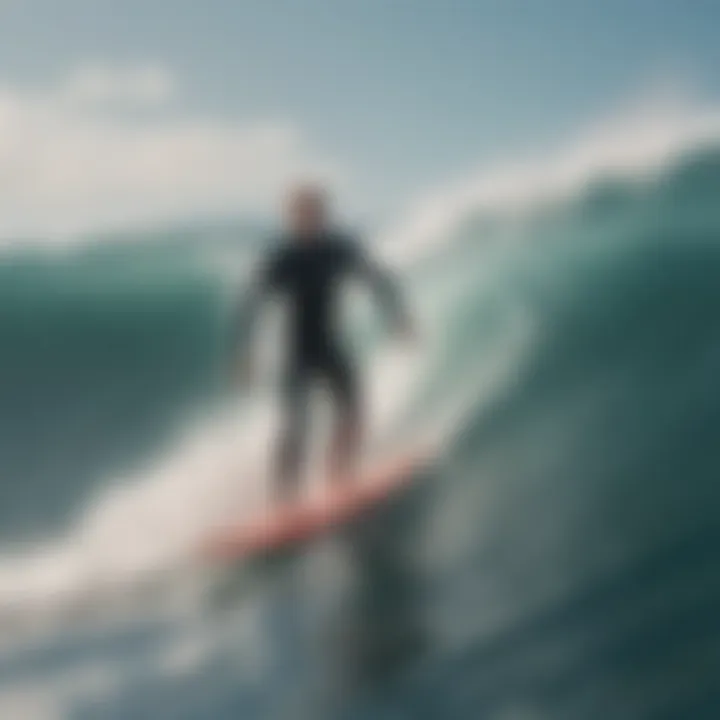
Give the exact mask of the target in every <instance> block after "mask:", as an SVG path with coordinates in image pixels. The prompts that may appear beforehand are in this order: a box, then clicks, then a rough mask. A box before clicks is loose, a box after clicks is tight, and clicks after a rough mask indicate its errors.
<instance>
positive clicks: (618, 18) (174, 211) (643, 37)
mask: <svg viewBox="0 0 720 720" xmlns="http://www.w3.org/2000/svg"><path fill="white" fill-rule="evenodd" d="M718 67H720V3H718V2H717V1H716V0H603V2H597V1H596V0H524V1H521V0H495V1H492V0H203V1H202V2H198V1H197V0H62V1H61V0H2V2H0V191H2V192H0V232H1V233H4V234H7V233H21V232H29V231H31V230H33V229H34V230H35V231H37V232H45V231H49V230H50V229H52V228H55V229H60V230H62V229H67V230H73V229H75V228H78V227H82V226H83V224H84V223H86V224H87V225H88V226H90V225H92V224H93V223H95V224H102V223H106V224H117V223H122V222H123V221H124V220H125V219H130V218H133V219H138V220H140V221H142V220H144V219H151V218H153V217H156V216H157V217H170V216H173V215H180V214H182V213H184V212H187V213H190V212H197V213H201V214H202V213H209V214H212V213H228V212H232V211H233V210H234V209H237V211H238V212H249V213H261V214H262V213H264V212H269V211H271V210H272V207H273V199H274V198H275V197H276V196H277V194H278V193H279V192H280V190H281V188H282V187H283V186H284V185H286V184H287V183H288V182H290V181H292V180H295V179H298V178H300V177H305V176H312V177H319V178H323V179H326V180H327V182H328V183H330V184H332V185H333V186H334V187H336V188H337V190H338V193H339V194H340V196H341V198H342V200H343V202H344V203H346V204H347V206H348V207H349V208H352V211H353V212H355V213H357V214H358V215H359V216H366V217H369V218H373V217H376V218H377V217H383V216H385V215H388V214H392V213H393V212H395V211H396V209H397V208H398V207H399V206H400V205H402V204H403V203H405V202H407V201H408V200H409V199H410V198H412V197H415V196H417V195H419V194H422V193H424V192H428V191H429V190H431V189H432V188H433V187H437V186H442V184H443V183H445V182H448V181H452V180H454V179H457V178H461V177H463V176H464V175H467V174H471V173H472V172H475V171H476V169H477V168H479V167H482V166H483V165H484V164H488V163H492V162H496V161H497V160H498V159H500V158H508V157H509V158H512V157H518V156H522V155H523V154H524V153H527V152H530V151H533V150H535V149H537V148H541V147H545V146H548V145H552V144H557V143H561V142H562V141H563V139H564V138H565V137H567V136H569V135H572V134H573V133H575V132H577V130H578V128H582V127H585V126H587V125H589V124H592V123H594V122H597V121H598V119H602V118H603V117H605V116H608V115H612V114H613V113H615V112H616V111H618V109H620V108H622V107H623V106H625V105H630V104H632V103H634V102H636V101H637V99H638V98H643V97H645V96H647V95H652V94H656V93H659V92H660V93H667V92H671V93H674V92H677V91H678V90H682V93H684V94H685V93H689V94H691V95H693V96H699V97H701V98H702V99H703V100H704V101H707V102H711V101H715V100H716V99H717V98H718V96H720V76H719V75H718V73H717V72H716V69H717V68H718ZM40 219H42V222H40Z"/></svg>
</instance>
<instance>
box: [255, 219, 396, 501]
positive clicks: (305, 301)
mask: <svg viewBox="0 0 720 720" xmlns="http://www.w3.org/2000/svg"><path fill="white" fill-rule="evenodd" d="M351 276H360V277H362V278H363V279H364V280H366V281H367V282H369V284H370V285H371V287H372V288H373V290H374V291H375V294H376V295H377V297H378V298H379V299H380V301H381V303H382V304H383V306H384V308H385V310H386V311H387V313H388V314H389V316H390V319H391V320H392V321H394V322H398V323H402V322H403V309H402V305H401V303H400V299H399V294H398V292H397V290H396V286H395V284H394V283H393V282H392V281H391V280H390V278H389V276H388V275H387V273H385V272H383V271H381V270H380V269H379V268H378V266H377V265H376V264H374V263H373V262H372V261H371V260H370V258H369V257H368V255H367V254H366V253H365V252H364V250H363V249H362V248H361V247H360V245H358V244H357V243H355V242H353V241H352V240H350V239H348V238H346V237H345V236H343V235H341V234H338V233H330V232H328V233H324V234H322V235H320V236H318V237H314V238H293V237H288V238H285V239H284V240H283V241H282V242H281V244H280V245H279V247H278V248H276V249H275V250H274V252H272V253H271V254H270V256H269V258H268V259H267V261H266V263H265V265H264V267H263V269H262V271H261V273H260V276H259V284H258V285H257V286H256V289H255V293H254V298H255V300H256V301H257V300H259V299H260V298H262V297H263V296H265V295H267V294H278V295H280V296H281V297H282V298H283V299H284V300H285V301H286V303H287V305H288V310H289V322H288V324H287V338H286V348H287V349H286V352H287V364H286V368H285V378H284V382H283V395H284V399H285V406H286V408H285V410H286V413H287V415H286V426H285V430H284V432H283V434H282V437H281V442H280V446H279V448H278V455H277V458H276V463H277V475H278V480H279V482H280V490H281V492H287V491H289V490H292V489H294V483H295V479H296V476H297V473H298V470H299V466H300V464H301V462H302V455H303V449H304V446H305V440H306V437H305V436H306V430H307V426H308V417H307V397H308V390H309V389H310V387H311V385H312V384H313V383H314V382H315V381H320V382H322V383H324V384H325V385H326V387H327V388H328V390H329V391H330V394H331V397H332V399H333V401H334V404H335V406H336V408H337V410H338V411H339V418H338V422H337V423H336V432H338V433H339V434H340V435H342V434H343V433H345V435H347V436H348V441H347V442H348V444H349V445H356V444H357V441H358V440H359V434H360V424H361V420H360V398H359V387H358V379H357V374H356V370H355V367H354V364H353V363H352V361H351V360H350V358H349V356H348V354H347V352H346V350H345V348H344V347H343V343H342V341H341V337H340V333H339V328H338V324H337V321H338V318H337V314H338V311H339V306H340V302H339V300H340V298H339V292H340V290H341V287H342V284H343V282H344V281H345V280H347V279H349V278H350V277H351ZM254 304H255V303H254ZM251 314H252V315H254V314H255V311H254V310H251ZM350 436H352V439H350ZM341 444H342V442H341ZM354 450H355V448H354V447H348V448H345V449H344V450H343V452H346V453H347V454H348V455H351V454H352V452H353V451H354Z"/></svg>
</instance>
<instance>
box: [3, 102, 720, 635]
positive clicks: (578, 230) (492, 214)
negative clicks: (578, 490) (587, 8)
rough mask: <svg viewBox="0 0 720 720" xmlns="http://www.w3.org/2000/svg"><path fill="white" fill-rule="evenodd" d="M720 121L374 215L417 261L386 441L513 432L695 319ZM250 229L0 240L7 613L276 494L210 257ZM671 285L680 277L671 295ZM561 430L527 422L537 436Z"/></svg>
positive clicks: (96, 584)
mask: <svg viewBox="0 0 720 720" xmlns="http://www.w3.org/2000/svg"><path fill="white" fill-rule="evenodd" d="M719 128H720V123H718V117H717V116H716V115H715V114H713V113H706V114H703V115H702V116H701V117H687V116H682V117H679V118H678V117H676V116H670V117H668V118H658V117H657V116H654V120H653V122H652V123H651V124H649V125H648V123H647V119H646V118H645V119H639V120H636V121H635V122H634V123H631V128H630V131H629V132H628V131H627V129H624V130H623V131H620V130H618V129H617V128H615V129H613V130H612V132H608V130H607V129H603V130H602V131H601V132H600V133H595V134H592V135H591V136H590V139H587V138H585V139H582V140H581V141H580V142H579V143H577V144H575V145H573V147H572V148H571V149H570V150H569V151H567V152H561V153H559V154H558V155H557V156H556V157H554V158H551V159H550V160H549V161H545V160H538V161H533V162H532V163H524V164H522V165H517V164H514V165H510V166H509V167H507V168H504V169H502V170H501V171H499V172H497V171H494V172H492V173H489V174H484V175H483V177H481V178H480V179H476V180H473V181H471V182H470V183H465V184H463V185H462V187H460V188H459V189H453V190H451V191H449V192H447V193H443V194H442V195H440V196H438V197H436V198H435V199H433V200H431V201H423V203H422V204H421V207H420V209H419V210H418V211H417V212H416V213H415V214H414V215H413V216H412V219H411V221H410V222H406V223H402V224H401V225H400V226H398V227H396V228H395V229H393V230H391V231H389V232H388V233H386V234H385V235H384V236H383V237H382V238H381V239H379V247H380V248H381V251H382V252H384V253H386V254H387V256H388V257H389V258H393V259H394V261H395V262H398V263H402V264H404V268H405V273H406V276H407V282H408V290H409V293H410V295H411V296H412V298H413V299H414V303H415V305H416V306H417V312H418V314H419V316H420V317H421V318H422V324H423V335H424V337H423V345H422V348H421V350H422V352H421V353H420V354H419V355H415V356H413V355H412V354H410V355H409V356H408V355H403V354H402V353H401V352H398V351H394V350H392V349H390V350H381V349H375V348H373V349H372V350H370V353H371V357H372V361H371V362H372V365H371V370H370V371H369V373H368V376H369V378H370V382H371V390H370V394H371V398H372V400H371V402H372V406H373V407H374V408H375V410H374V413H373V417H374V421H373V422H374V424H373V436H372V445H373V447H375V448H376V450H377V451H380V449H381V448H383V446H387V445H389V444H391V443H394V442H399V440H398V438H405V439H407V438H410V439H412V440H413V441H414V442H417V441H418V438H419V437H426V436H432V437H433V438H434V439H436V440H437V439H438V438H440V439H441V441H442V447H443V448H444V450H443V457H445V458H446V459H447V461H448V462H450V463H452V462H459V461H460V458H461V457H464V456H469V458H470V459H466V462H468V463H471V459H472V458H473V457H476V455H474V453H477V452H478V451H476V450H474V447H475V445H477V444H478V443H479V442H480V441H479V438H480V437H483V438H488V437H493V438H495V442H496V443H497V445H496V446H495V448H496V449H495V450H494V451H493V452H494V453H496V454H497V453H501V452H506V451H508V447H507V440H503V437H504V433H505V434H506V436H507V435H508V430H507V426H508V424H514V423H517V422H518V417H519V413H520V411H519V410H518V408H519V407H522V409H523V413H526V412H528V410H527V408H529V407H542V408H547V407H549V406H551V405H552V406H556V407H557V408H558V409H557V412H558V413H562V412H563V411H564V410H563V402H564V400H565V399H567V398H568V397H569V396H570V393H571V392H578V393H583V392H585V391H584V390H583V389H582V388H579V387H577V386H576V385H574V384H573V379H574V378H583V377H588V376H589V373H590V371H591V370H592V371H593V372H594V373H596V375H593V380H592V383H590V385H591V387H589V388H588V389H587V391H586V392H587V393H588V395H589V397H588V398H587V403H588V404H589V405H590V406H592V404H593V403H595V402H599V400H597V398H595V397H594V395H593V393H594V392H597V393H601V392H602V390H599V389H598V388H604V387H605V386H604V383H608V384H610V385H611V387H610V389H609V390H608V392H619V390H617V389H613V388H623V390H624V391H626V392H628V393H629V394H631V395H632V393H633V389H632V388H628V387H626V385H624V384H623V383H622V382H621V380H622V378H620V379H617V378H614V377H612V376H611V375H610V373H611V370H612V369H613V368H615V365H614V364H613V363H615V362H616V361H617V362H618V363H619V362H621V359H622V358H623V357H625V353H627V352H629V351H630V349H631V348H632V347H635V345H633V343H637V344H641V343H643V342H644V343H645V344H644V345H642V347H638V348H637V354H636V355H635V356H634V359H633V362H634V363H636V364H637V366H638V367H639V366H643V367H648V368H652V367H656V364H654V363H653V359H654V358H657V357H659V356H663V357H666V358H668V362H669V361H670V360H671V359H672V358H673V357H675V354H674V353H673V351H672V350H671V347H672V346H673V345H674V344H676V343H677V344H679V345H683V344H684V345H685V346H686V345H687V342H688V339H687V338H684V337H683V335H682V333H681V332H680V329H678V333H679V334H678V335H677V336H675V335H673V336H668V337H663V329H662V328H663V327H664V325H663V323H664V322H666V320H667V318H668V317H676V316H678V313H682V312H687V313H688V314H689V315H692V314H693V313H700V312H702V308H703V307H704V305H703V303H704V302H707V303H708V306H709V307H713V306H714V305H715V303H716V301H717V298H716V297H715V295H714V293H712V292H711V287H710V284H709V281H708V277H710V276H713V277H714V275H713V273H714V272H715V271H716V267H715V264H716V254H715V251H714V249H708V247H705V249H704V250H703V249H701V248H702V247H704V246H713V245H714V243H715V242H716V239H717V237H718V233H720V213H718V211H717V209H716V207H715V205H716V203H715V188H716V187H717V183H718V178H720V150H718V147H717V146H716V144H715V138H716V137H718V129H719ZM640 140H642V142H640ZM238 234H239V235H241V236H242V237H241V239H240V241H235V240H232V239H228V238H229V237H230V236H231V235H232V231H231V229H228V228H224V229H223V232H222V233H218V234H217V235H213V236H212V237H208V236H206V235H203V233H202V232H198V233H197V234H192V233H191V234H189V235H186V236H185V237H184V239H183V242H182V243H181V244H180V245H175V244H173V242H172V241H171V240H168V239H167V238H164V239H158V238H155V239H152V238H150V239H148V238H145V239H144V241H143V242H142V243H140V242H135V243H131V244H130V245H128V244H127V243H113V242H110V243H108V244H106V245H105V246H103V247H93V246H90V247H85V248H75V249H74V250H73V251H72V252H71V253H69V254H67V255H64V256H63V257H62V258H60V259H59V258H58V257H57V256H54V257H53V258H52V260H48V259H47V258H46V257H45V256H43V254H42V253H39V252H38V251H37V250H35V251H33V253H31V254H29V255H28V254H27V253H18V254H17V255H16V257H15V259H13V258H12V257H11V256H8V257H7V258H6V260H5V262H4V264H3V266H2V268H0V274H1V275H2V277H3V278H5V279H7V282H3V283H0V287H2V289H1V290H0V296H1V301H0V306H2V308H3V309H2V312H1V313H0V333H2V336H3V346H4V347H6V348H8V351H7V352H6V353H5V357H4V363H5V369H6V374H5V376H6V378H9V379H8V380H7V382H6V383H4V384H3V387H2V396H3V400H4V402H3V403H2V407H3V411H2V412H3V414H2V415H0V424H2V427H3V434H4V438H5V440H4V443H5V448H4V449H5V450H6V452H4V453H3V455H2V457H3V461H2V462H3V467H2V468H0V473H1V474H2V477H4V478H7V481H5V482H3V483H2V486H1V487H0V493H2V500H3V502H2V503H0V505H1V506H2V507H3V508H4V510H3V528H4V529H3V538H4V539H3V550H2V552H1V553H0V619H1V618H2V617H5V618H6V619H7V618H11V619H12V620H13V622H14V623H17V618H18V615H19V614H20V613H21V614H23V615H24V616H25V617H26V618H27V619H28V620H27V623H28V624H29V625H31V626H34V627H37V626H38V625H39V624H41V621H40V618H42V617H46V618H47V619H48V622H51V621H53V620H57V618H58V617H64V615H63V613H66V612H67V611H68V608H77V607H83V608H85V607H87V606H88V605H90V606H93V607H98V608H101V607H103V606H105V605H107V604H109V603H110V599H111V598H115V599H117V598H118V597H126V596H128V595H132V593H133V592H135V591H137V589H138V588H141V587H145V585H146V584H147V582H148V580H149V579H152V578H157V577H159V576H162V577H165V576H167V575H168V573H170V574H172V573H173V572H174V571H179V573H178V574H181V572H180V571H184V570H185V569H186V566H187V559H188V556H189V555H190V554H191V552H190V551H191V549H192V547H193V546H194V544H195V543H197V540H198V537H200V535H201V534H202V533H203V532H205V531H206V530H207V528H208V527H209V526H210V525H211V524H212V523H214V522H217V521H218V520H219V519H221V518H222V516H223V514H224V513H226V512H227V511H228V508H231V509H232V510H233V512H237V513H243V512H244V513H252V512H253V510H254V508H256V507H257V506H258V504H259V503H261V502H262V501H263V497H264V495H263V493H264V491H265V486H264V478H265V474H266V473H265V471H264V469H263V468H264V462H265V454H266V449H267V446H268V444H269V442H270V437H271V433H272V428H273V424H274V421H275V420H274V414H273V413H274V409H273V406H272V403H271V402H270V400H269V399H268V397H267V396H266V394H265V393H263V392H260V393H258V395H257V396H256V397H254V398H252V399H250V400H246V401H238V402H237V406H233V405H232V403H230V406H229V407H225V406H222V403H223V400H222V397H223V395H224V392H225V389H226V385H225V384H224V380H223V373H224V372H225V370H226V367H225V365H224V364H223V353H224V352H225V350H226V348H225V346H224V341H223V338H224V335H225V333H226V330H227V321H228V305H229V298H228V295H227V289H228V288H227V285H226V282H225V281H226V274H225V272H222V271H218V267H221V268H227V266H228V260H230V261H231V266H232V267H234V268H235V267H237V268H242V269H244V270H246V268H247V262H248V259H249V258H251V257H252V255H253V252H254V249H253V250H251V251H249V250H248V247H251V248H254V243H256V242H257V239H256V236H255V235H253V234H252V233H249V232H248V231H247V230H246V229H243V230H242V232H240V233H238ZM233 261H234V263H235V264H234V265H233V264H232V262H233ZM683 273H685V275H683ZM706 274H707V275H706ZM663 292H668V293H674V292H679V293H680V296H679V297H676V296H674V295H673V302H670V303H667V304H663V303H662V300H663V297H662V293H663ZM651 300H652V301H653V304H652V305H648V304H647V303H650V302H651ZM633 313H637V314H638V315H637V318H636V317H635V316H634V315H633ZM639 318H642V321H641V320H640V319H639ZM583 328H585V330H583ZM653 330H654V332H653ZM689 332H690V331H689V330H688V333H689ZM584 333H585V334H584ZM643 333H646V334H647V337H645V336H644V335H643ZM697 337H698V336H697V335H696V334H695V335H692V341H693V342H699V340H698V339H697ZM707 342H708V343H709V345H712V343H714V340H713V339H712V338H710V337H708V339H707ZM712 346H713V347H714V345H712ZM685 350H687V347H685ZM708 352H709V351H708ZM708 357H709V356H708ZM698 362H699V360H698ZM633 367H635V366H633ZM665 370H666V371H669V370H668V368H665ZM618 372H626V373H627V372H629V369H628V367H625V368H621V370H619V371H618ZM603 373H607V374H608V377H604V376H603ZM684 380H687V381H688V382H689V379H687V378H684ZM698 392H699V391H698ZM637 402H642V403H647V402H648V398H647V397H646V396H642V397H640V396H638V398H637ZM219 403H220V405H221V407H220V409H219V410H218V404H219ZM568 412H569V411H568ZM573 412H576V411H573ZM577 412H580V411H579V410H578V411H577ZM572 417H575V416H574V415H568V418H572ZM568 422H569V420H568ZM558 427H559V428H563V429H562V430H559V429H557V428H555V429H554V430H552V429H550V430H548V432H549V433H551V432H555V433H557V434H560V435H561V434H562V433H563V432H569V430H568V426H567V425H566V424H560V425H559V426H558ZM461 438H464V440H460V439H461ZM485 442H487V440H486V441H485ZM563 442H564V441H563V440H562V438H561V437H558V436H557V435H556V436H552V434H551V436H550V437H547V438H545V437H543V436H541V437H540V438H530V439H528V438H523V437H521V438H520V439H519V440H518V441H517V443H518V446H519V447H522V448H523V451H522V452H523V453H524V454H525V455H526V456H527V457H532V456H533V455H532V453H533V452H537V453H540V454H541V449H540V448H541V447H542V446H543V445H544V444H547V445H548V446H549V447H551V448H556V447H557V446H558V444H561V443H563ZM593 452H597V450H593ZM577 462H578V468H576V470H575V472H584V471H585V469H584V468H583V467H582V466H583V465H584V463H582V462H581V461H580V460H578V461H577ZM497 492H498V493H502V491H501V490H500V489H498V490H497ZM458 497H464V495H463V494H462V493H459V494H458ZM468 507H470V508H475V509H477V502H476V501H472V502H469V503H468ZM466 522H471V520H469V519H467V520H466ZM449 542H450V544H452V542H453V541H449ZM200 582H201V580H200ZM168 591H169V592H172V587H170V588H169V589H168Z"/></svg>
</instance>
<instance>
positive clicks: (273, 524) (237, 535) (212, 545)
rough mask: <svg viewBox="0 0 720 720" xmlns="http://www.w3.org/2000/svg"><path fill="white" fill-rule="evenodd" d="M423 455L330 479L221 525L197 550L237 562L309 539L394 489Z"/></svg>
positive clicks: (405, 480) (209, 556)
mask: <svg viewBox="0 0 720 720" xmlns="http://www.w3.org/2000/svg"><path fill="white" fill-rule="evenodd" d="M423 459H424V458H423V456H422V455H420V453H413V454H406V455H403V456H401V457H397V458H394V459H393V460H390V461H388V462H385V463H383V464H381V465H378V466H376V467H374V468H370V469H368V470H367V471H366V472H364V473H361V474H360V476H359V477H358V478H356V479H355V480H354V481H353V482H352V483H351V484H350V483H348V484H339V483H336V484H334V485H333V484H332V482H330V483H329V489H328V490H327V491H325V492H322V493H321V494H320V495H319V496H318V497H316V498H312V499H309V500H306V501H301V502H300V503H299V504H298V505H297V506H294V507H289V508H282V509H276V510H269V511H268V512H266V513H265V514H264V515H263V517H262V518H260V519H259V520H256V521H254V522H252V521H251V522H249V523H244V524H242V525H237V526H233V525H230V526H228V527H225V528H220V529H218V530H217V531H216V532H214V533H212V534H211V535H210V537H209V538H208V539H207V541H206V542H205V543H204V544H203V547H202V551H201V554H202V556H203V557H205V558H207V559H211V560H224V561H237V560H242V559H247V558H251V557H254V556H257V555H261V554H264V553H270V552H273V551H276V550H281V549H283V548H285V547H288V546H291V545H295V544H300V543H302V542H304V541H307V540H311V539H312V538H314V537H317V536H319V535H321V534H323V533H325V532H327V531H329V530H332V529H333V528H337V527H338V526H340V525H342V524H343V523H346V522H348V521H350V520H352V519H354V518H355V517H356V516H359V515H361V514H362V513H363V512H365V511H367V510H369V509H370V508H372V507H373V506H374V505H376V504H378V503H381V502H382V501H383V500H385V499H386V498H389V497H390V496H392V495H393V494H395V493H396V492H397V491H399V490H400V489H401V488H403V487H404V486H405V485H407V484H408V483H409V482H410V481H411V479H412V476H413V472H414V471H415V470H416V469H418V468H419V467H421V466H422V463H423Z"/></svg>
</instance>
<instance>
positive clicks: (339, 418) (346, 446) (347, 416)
mask: <svg viewBox="0 0 720 720" xmlns="http://www.w3.org/2000/svg"><path fill="white" fill-rule="evenodd" d="M325 375H326V378H327V381H328V385H329V388H330V393H331V395H332V400H333V404H334V406H335V420H334V427H333V433H332V443H331V446H330V458H329V469H328V472H329V475H330V477H331V478H333V479H334V480H336V481H347V480H350V479H351V478H352V475H353V473H354V470H355V464H356V461H357V457H358V453H359V450H360V443H361V440H362V413H361V402H360V392H359V387H358V380H357V376H356V371H355V368H354V367H353V365H352V363H351V362H350V361H349V360H348V359H346V358H345V357H344V356H343V355H342V354H341V353H334V354H333V356H332V357H331V358H330V359H329V362H328V363H327V364H326V367H325Z"/></svg>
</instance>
